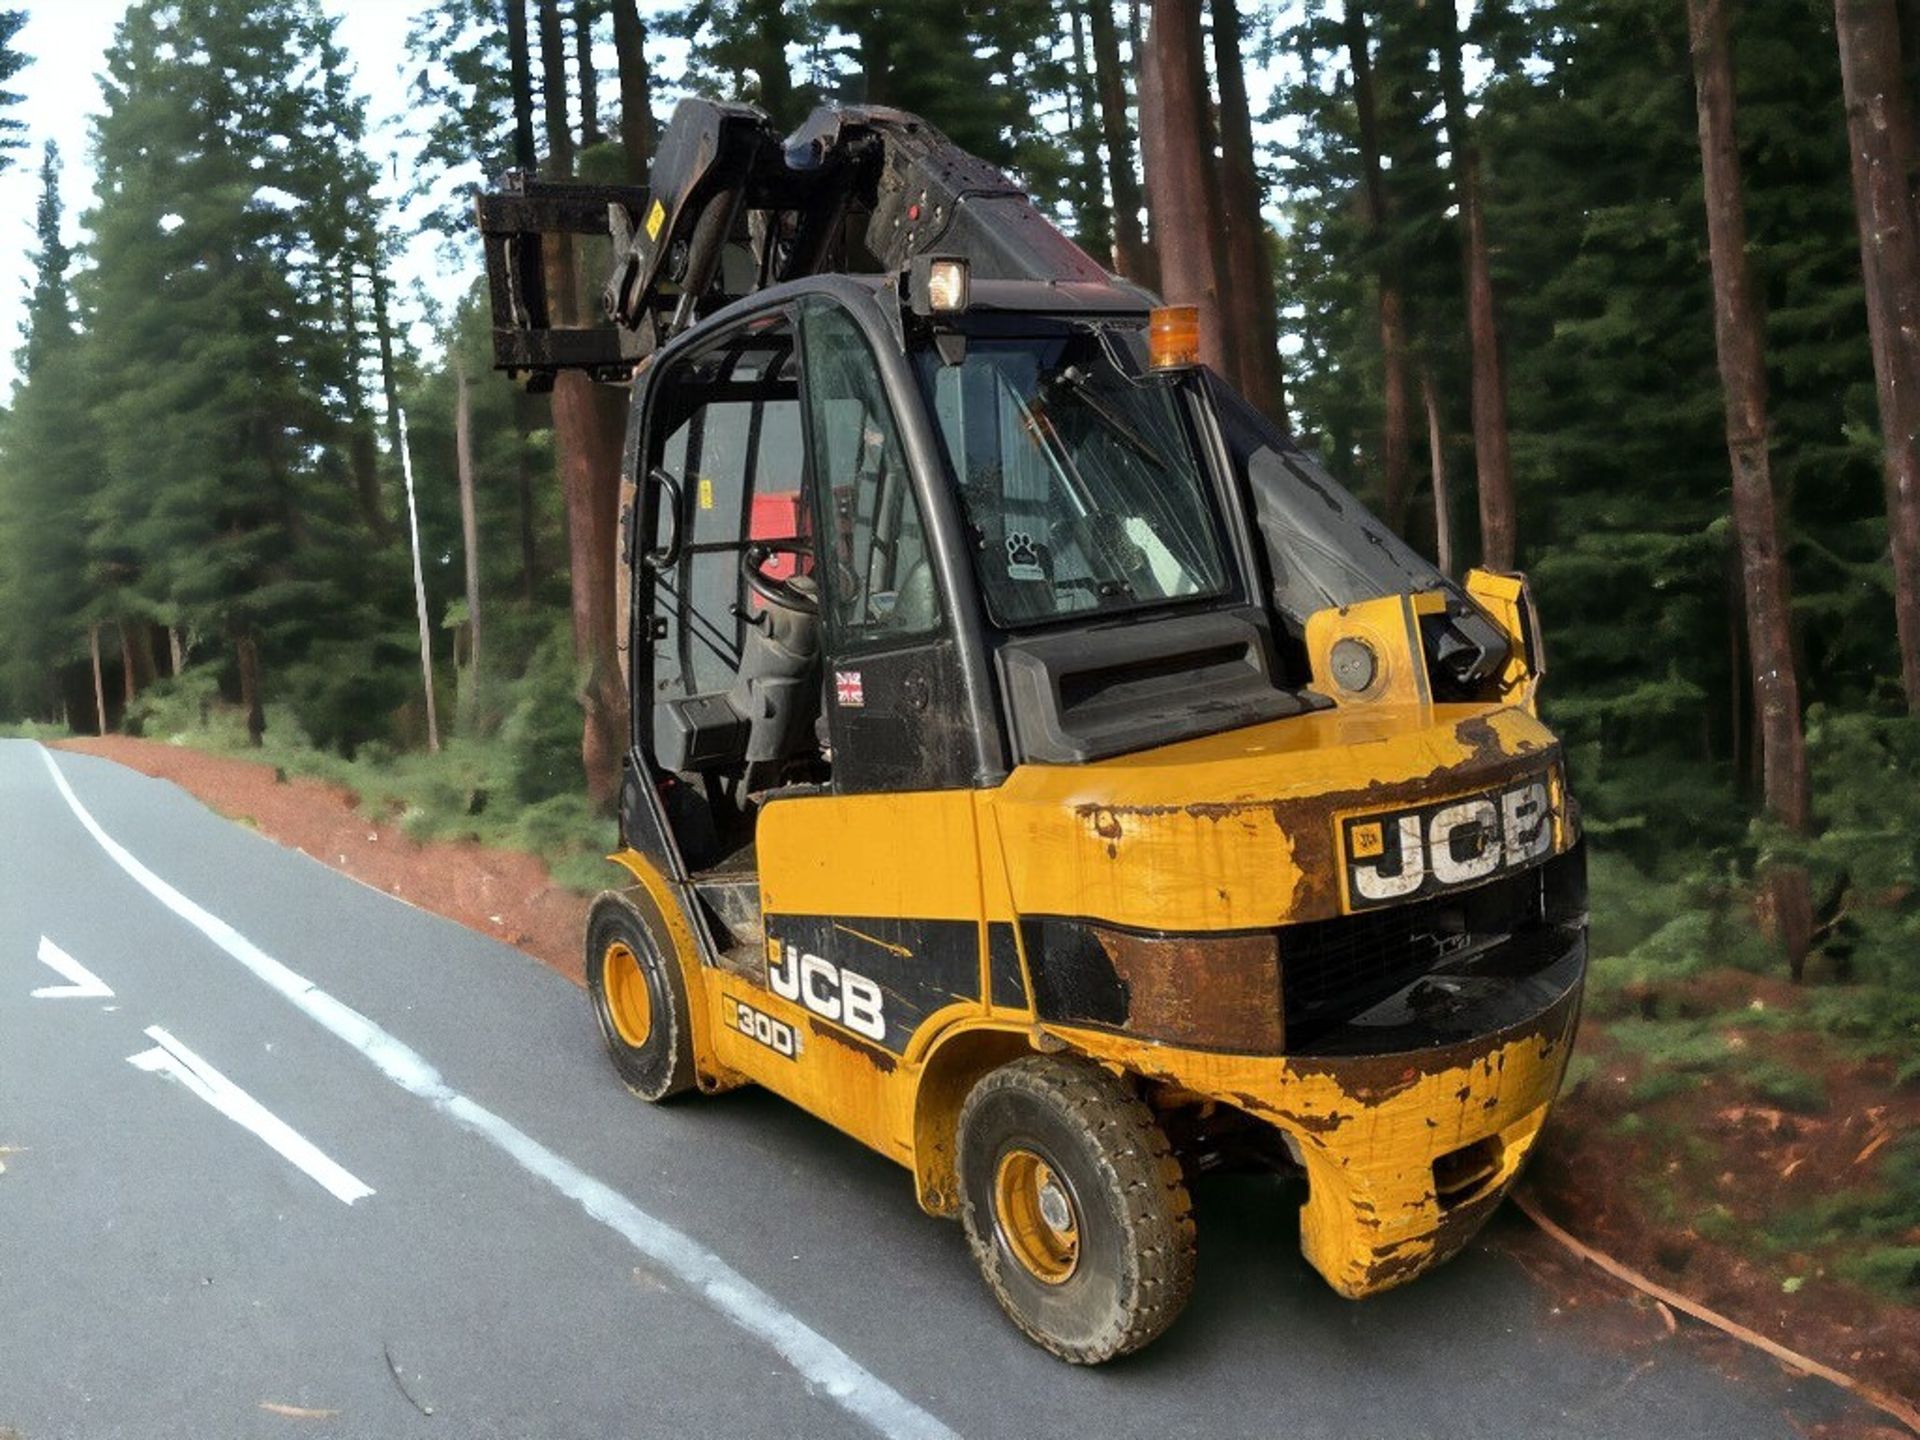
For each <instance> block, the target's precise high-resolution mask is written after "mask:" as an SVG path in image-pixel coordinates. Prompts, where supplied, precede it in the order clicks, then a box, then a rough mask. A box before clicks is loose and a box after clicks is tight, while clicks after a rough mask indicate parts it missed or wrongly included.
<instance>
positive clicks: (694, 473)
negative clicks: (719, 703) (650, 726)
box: [652, 321, 810, 694]
mask: <svg viewBox="0 0 1920 1440" xmlns="http://www.w3.org/2000/svg"><path fill="white" fill-rule="evenodd" d="M661 384H662V386H663V389H662V392H661V398H660V402H659V411H658V416H659V419H658V421H657V424H659V425H662V426H664V427H665V430H664V435H663V436H662V438H661V439H660V440H659V441H658V442H656V443H657V447H658V448H657V450H656V453H655V454H654V456H653V457H652V463H654V464H656V465H659V466H660V467H662V468H663V469H665V470H666V471H667V473H668V474H669V475H671V476H672V477H673V478H674V479H675V481H676V482H677V483H678V486H679V491H680V506H681V512H680V523H681V526H682V531H683V536H684V541H685V543H684V544H683V546H682V554H681V560H680V564H679V566H678V567H677V569H676V570H675V571H674V572H673V573H672V574H668V575H662V576H659V577H657V579H656V582H655V583H656V588H657V591H658V593H657V596H656V608H657V610H658V611H659V612H660V614H661V619H662V621H663V622H664V626H665V629H666V630H667V634H666V635H665V636H664V637H663V639H664V641H665V644H664V645H660V644H657V645H656V655H657V656H658V657H659V661H658V663H657V664H656V685H657V686H658V684H659V682H660V681H662V680H664V681H666V682H667V683H666V685H665V686H664V689H663V692H662V693H668V694H705V693H711V692H713V691H717V690H725V689H726V688H727V687H728V686H729V685H731V684H732V683H733V678H734V675H735V673H736V672H737V671H738V669H739V667H740V656H741V650H742V642H743V639H744V635H743V631H744V627H745V625H746V624H747V623H748V620H749V617H751V615H752V614H753V612H754V611H755V610H757V609H758V608H759V602H758V600H757V598H756V597H753V596H750V595H749V594H747V593H746V591H745V589H744V587H743V585H742V583H741V577H740V551H741V548H742V547H743V546H744V545H745V544H746V542H747V541H748V540H790V539H803V538H805V536H806V534H807V532H808V530H809V528H810V527H809V525H808V524H807V517H808V509H807V505H806V504H805V502H804V500H803V498H802V493H801V491H802V479H803V477H804V475H805V469H806V466H805V455H804V447H803V446H802V444H801V439H800V395H799V384H798V380H797V377H796V375H795V366H794V356H793V334H792V331H791V329H790V328H789V327H788V326H787V325H786V324H785V323H783V322H779V321H773V322H769V321H760V322H756V324H755V325H753V326H752V327H750V328H749V329H747V330H744V331H742V332H738V333H736V334H733V335H729V336H726V337H723V338H722V339H720V340H718V341H716V342H715V343H714V344H713V345H711V346H709V347H707V348H705V349H703V350H701V351H700V352H699V353H697V354H695V355H693V356H690V357H688V358H686V359H684V360H682V361H680V362H679V363H678V365H677V366H676V368H675V370H674V371H673V372H672V373H671V374H669V375H667V376H664V377H662V381H661ZM672 523H673V522H672V519H671V517H669V516H666V515H661V516H659V517H658V523H657V525H656V529H655V534H654V544H656V545H658V544H660V543H662V542H663V541H665V539H666V538H667V536H668V534H669V532H670V529H671V526H672ZM796 563H797V562H796V561H795V560H794V559H793V558H791V557H777V558H776V559H775V560H773V561H771V562H769V563H768V565H767V566H766V567H765V573H767V574H769V575H772V576H774V577H776V578H780V577H781V576H782V575H783V574H790V573H792V570H793V569H794V568H795V565H796ZM782 567H784V570H783V568H782ZM662 652H665V653H662ZM675 677H677V682H676V678H675Z"/></svg>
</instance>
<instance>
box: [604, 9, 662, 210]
mask: <svg viewBox="0 0 1920 1440" xmlns="http://www.w3.org/2000/svg"><path fill="white" fill-rule="evenodd" d="M613 48H614V52H615V53H616V54H617V55H618V56H619V57H620V145H621V147H622V148H623V149H624V150H625V151H626V152H627V178H628V179H629V180H631V181H633V182H634V183H635V184H636V185H638V184H640V183H642V182H644V181H645V180H646V178H647V165H648V163H649V162H650V161H651V160H652V159H653V140H654V127H653V76H652V73H651V72H650V71H649V70H648V69H647V27H646V25H645V24H643V23H642V22H641V19H640V11H639V8H638V7H637V6H636V5H635V4H634V0H613Z"/></svg>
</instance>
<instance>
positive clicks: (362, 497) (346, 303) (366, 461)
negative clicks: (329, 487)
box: [339, 251, 392, 545]
mask: <svg viewBox="0 0 1920 1440" xmlns="http://www.w3.org/2000/svg"><path fill="white" fill-rule="evenodd" d="M353 282H354V274H353V255H352V252H351V251H349V252H348V253H347V254H346V255H344V256H343V257H342V258H341V261H340V294H341V306H340V317H339V324H340V326H341V328H342V329H343V330H345V331H346V334H347V337H348V347H347V349H348V354H349V356H350V357H351V364H350V366H349V371H350V373H349V374H348V376H347V385H348V388H349V397H348V403H349V415H348V421H347V423H348V439H347V464H348V468H349V469H350V470H351V471H352V472H353V492H354V498H355V499H356V500H357V501H358V503H359V506H360V518H361V520H362V521H363V522H364V523H365V525H366V527H367V533H368V534H369V535H371V536H372V537H373V539H374V542H375V543H376V544H381V545H384V544H385V543H386V542H387V540H388V539H389V538H390V537H391V535H392V532H391V531H390V530H389V529H388V528H387V512H386V507H385V506H384V505H382V503H381V496H380V447H379V444H378V442H377V441H376V440H375V438H374V437H375V430H374V423H373V411H372V410H371V409H370V408H369V407H368V405H367V394H366V386H365V385H364V384H363V383H362V379H361V364H360V362H361V359H362V354H361V348H360V347H361V330H360V317H359V301H358V298H357V297H356V295H355V292H354V283H353ZM375 308H376V309H378V308H379V307H377V306H376V307H375ZM381 358H382V362H383V366H384V362H385V359H386V347H385V346H384V345H383V347H382V357H381Z"/></svg>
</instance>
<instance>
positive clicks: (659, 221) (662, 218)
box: [647, 200, 667, 240]
mask: <svg viewBox="0 0 1920 1440" xmlns="http://www.w3.org/2000/svg"><path fill="white" fill-rule="evenodd" d="M666 223H667V207H666V206H664V205H662V204H661V203H660V202H659V201H658V200H656V201H654V202H653V208H652V209H651V210H649V211H647V239H649V240H658V239H659V238H660V227H661V226H662V225H664V224H666Z"/></svg>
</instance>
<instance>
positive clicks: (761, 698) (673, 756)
mask: <svg viewBox="0 0 1920 1440" xmlns="http://www.w3.org/2000/svg"><path fill="white" fill-rule="evenodd" d="M787 583H788V585H790V586H791V587H792V588H793V589H794V590H796V591H798V592H800V593H802V594H809V593H817V589H816V586H815V582H814V579H813V577H812V576H810V575H796V576H793V577H791V578H790V579H789V580H788V581H787ZM742 618H743V620H744V622H745V623H744V624H743V626H742V627H741V628H742V630H743V632H744V634H743V639H742V642H741V646H740V668H739V669H738V670H737V671H736V672H735V674H734V677H733V683H732V684H731V685H729V686H728V687H727V688H726V689H725V690H715V691H709V692H704V693H700V694H694V695H687V696H682V697H678V698H674V699H668V700H663V701H661V702H660V703H659V704H658V705H657V706H656V707H655V710H654V745H655V749H656V752H657V754H658V758H659V762H660V764H661V766H662V767H663V768H665V769H668V770H673V771H677V772H679V773H681V774H683V775H695V774H699V775H728V774H737V773H738V772H739V771H740V770H741V769H742V767H743V766H745V767H751V766H755V765H759V766H768V765H773V766H776V767H777V764H778V762H781V761H784V760H789V759H793V758H795V757H796V756H799V755H802V754H805V753H807V752H808V751H810V750H812V749H813V748H815V747H816V745H817V742H816V740H815V739H814V722H815V720H816V719H817V718H818V716H819V714H820V711H821V704H822V702H821V692H820V617H819V616H818V615H815V614H811V613H808V612H807V611H804V610H797V609H795V608H793V607H792V606H788V605H781V604H778V603H774V602H770V601H762V602H760V606H759V608H758V609H756V610H753V611H750V612H746V613H744V614H743V617H742Z"/></svg>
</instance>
